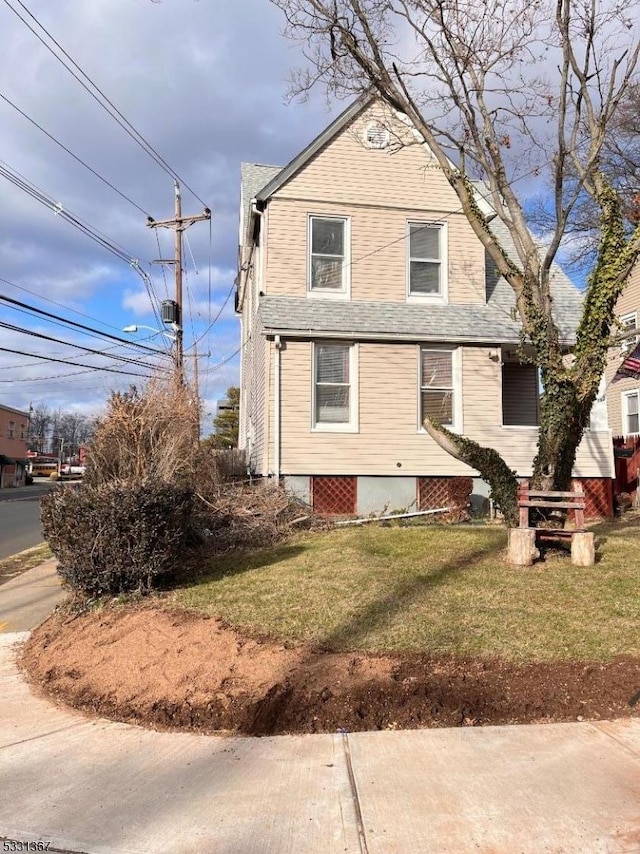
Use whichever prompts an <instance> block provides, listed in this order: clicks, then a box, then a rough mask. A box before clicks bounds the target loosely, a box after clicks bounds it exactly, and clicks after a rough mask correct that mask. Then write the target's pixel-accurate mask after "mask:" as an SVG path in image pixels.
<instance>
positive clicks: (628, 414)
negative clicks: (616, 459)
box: [622, 389, 640, 436]
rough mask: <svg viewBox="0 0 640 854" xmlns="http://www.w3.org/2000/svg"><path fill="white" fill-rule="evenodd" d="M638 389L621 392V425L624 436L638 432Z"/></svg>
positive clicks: (639, 411)
mask: <svg viewBox="0 0 640 854" xmlns="http://www.w3.org/2000/svg"><path fill="white" fill-rule="evenodd" d="M639 413H640V407H639V406H638V390H637V389H636V390H635V391H623V392H622V427H623V432H624V435H625V436H630V435H637V434H638V433H640V414H639Z"/></svg>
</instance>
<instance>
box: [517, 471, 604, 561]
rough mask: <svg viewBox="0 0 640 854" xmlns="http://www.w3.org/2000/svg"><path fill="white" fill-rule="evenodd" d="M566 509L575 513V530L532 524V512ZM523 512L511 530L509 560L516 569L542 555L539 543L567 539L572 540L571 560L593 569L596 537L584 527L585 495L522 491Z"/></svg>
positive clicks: (521, 509) (521, 505)
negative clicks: (559, 538) (538, 546)
mask: <svg viewBox="0 0 640 854" xmlns="http://www.w3.org/2000/svg"><path fill="white" fill-rule="evenodd" d="M535 508H539V509H544V510H554V509H556V510H566V511H571V510H572V511H573V512H574V514H575V527H573V528H537V527H533V526H532V525H531V522H530V513H531V510H533V509H535ZM518 509H519V513H520V518H519V527H518V528H512V529H511V530H510V531H509V560H510V562H511V563H514V564H516V565H517V566H531V564H532V563H533V562H534V560H535V559H536V558H537V557H539V556H540V552H539V551H538V549H537V542H539V541H540V540H543V539H556V538H558V537H568V538H569V539H570V540H571V561H572V563H574V564H576V565H578V566H592V565H593V564H594V563H595V545H594V536H593V533H592V532H590V531H586V530H585V527H584V511H585V502H584V493H583V492H579V491H575V492H542V491H538V490H529V488H528V487H527V486H523V487H521V488H520V492H519V496H518Z"/></svg>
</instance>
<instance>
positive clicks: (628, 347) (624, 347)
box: [619, 311, 640, 355]
mask: <svg viewBox="0 0 640 854" xmlns="http://www.w3.org/2000/svg"><path fill="white" fill-rule="evenodd" d="M619 323H620V326H621V332H622V334H624V333H625V332H631V330H633V329H637V328H638V316H637V313H636V312H635V311H631V312H629V313H628V314H623V315H621V317H620V318H619ZM639 341H640V336H638V335H636V336H635V337H629V338H625V339H624V340H623V341H622V343H621V344H620V352H621V353H622V354H624V355H626V354H627V353H630V352H631V351H632V350H633V349H634V347H635V346H636V345H637V344H638V342H639Z"/></svg>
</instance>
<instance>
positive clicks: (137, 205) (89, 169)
mask: <svg viewBox="0 0 640 854" xmlns="http://www.w3.org/2000/svg"><path fill="white" fill-rule="evenodd" d="M0 98H1V99H2V100H3V101H4V102H5V103H6V104H8V105H9V106H10V107H13V109H14V110H15V111H16V112H17V113H19V114H20V115H21V116H23V117H24V118H25V119H26V120H27V121H28V122H30V123H31V124H32V125H33V126H34V127H36V128H38V130H39V131H41V132H42V133H43V134H44V135H45V136H46V137H48V138H49V139H50V140H51V141H52V142H55V144H56V145H57V146H58V147H59V148H61V149H62V150H63V151H65V152H66V153H67V154H68V155H69V156H70V157H72V158H73V159H74V160H75V161H76V162H77V163H79V164H80V165H81V166H84V168H85V169H88V171H89V172H91V174H92V175H95V177H96V178H98V180H100V181H102V183H103V184H106V186H107V187H110V188H111V189H112V190H113V191H114V193H117V194H118V195H119V196H120V197H121V198H122V199H124V200H125V201H127V202H129V204H130V205H133V207H134V208H136V209H137V210H139V211H140V213H141V214H143V215H144V216H147V217H148V216H149V212H148V211H146V210H145V209H144V208H143V207H142V206H141V205H139V204H138V203H137V202H134V201H133V199H131V198H130V197H129V196H127V194H126V193H123V192H122V190H119V189H118V188H117V187H116V186H114V185H113V184H112V183H111V181H109V180H108V179H107V178H105V177H104V176H103V175H101V174H100V173H99V172H97V171H96V170H95V169H94V168H93V167H92V166H89V164H88V163H86V162H85V161H84V160H83V159H82V158H81V157H79V156H78V155H77V154H75V153H74V152H73V151H71V149H70V148H67V146H66V145H65V144H64V143H62V142H60V140H59V139H57V138H56V137H55V136H54V135H53V134H52V133H49V131H48V130H46V128H43V127H42V125H41V124H38V122H37V121H36V120H35V119H32V118H31V116H29V115H28V114H27V113H25V112H24V110H21V109H20V107H18V105H17V104H15V103H14V102H13V101H12V100H10V99H9V98H7V96H6V95H3V93H2V92H0Z"/></svg>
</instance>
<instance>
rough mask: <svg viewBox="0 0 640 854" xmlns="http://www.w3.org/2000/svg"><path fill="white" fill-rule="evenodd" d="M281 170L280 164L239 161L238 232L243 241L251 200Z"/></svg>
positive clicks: (245, 236)
mask: <svg viewBox="0 0 640 854" xmlns="http://www.w3.org/2000/svg"><path fill="white" fill-rule="evenodd" d="M281 171H282V167H281V166H264V165H263V164H262V163H241V164H240V184H241V187H242V211H241V216H242V222H241V223H240V233H241V234H242V239H243V241H244V240H246V239H247V226H248V224H249V213H250V209H251V200H252V199H255V197H256V196H257V195H258V193H259V192H260V190H262V188H263V187H266V185H267V184H268V183H269V182H270V181H271V180H272V179H273V178H275V176H276V175H278V174H279V173H280V172H281Z"/></svg>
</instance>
